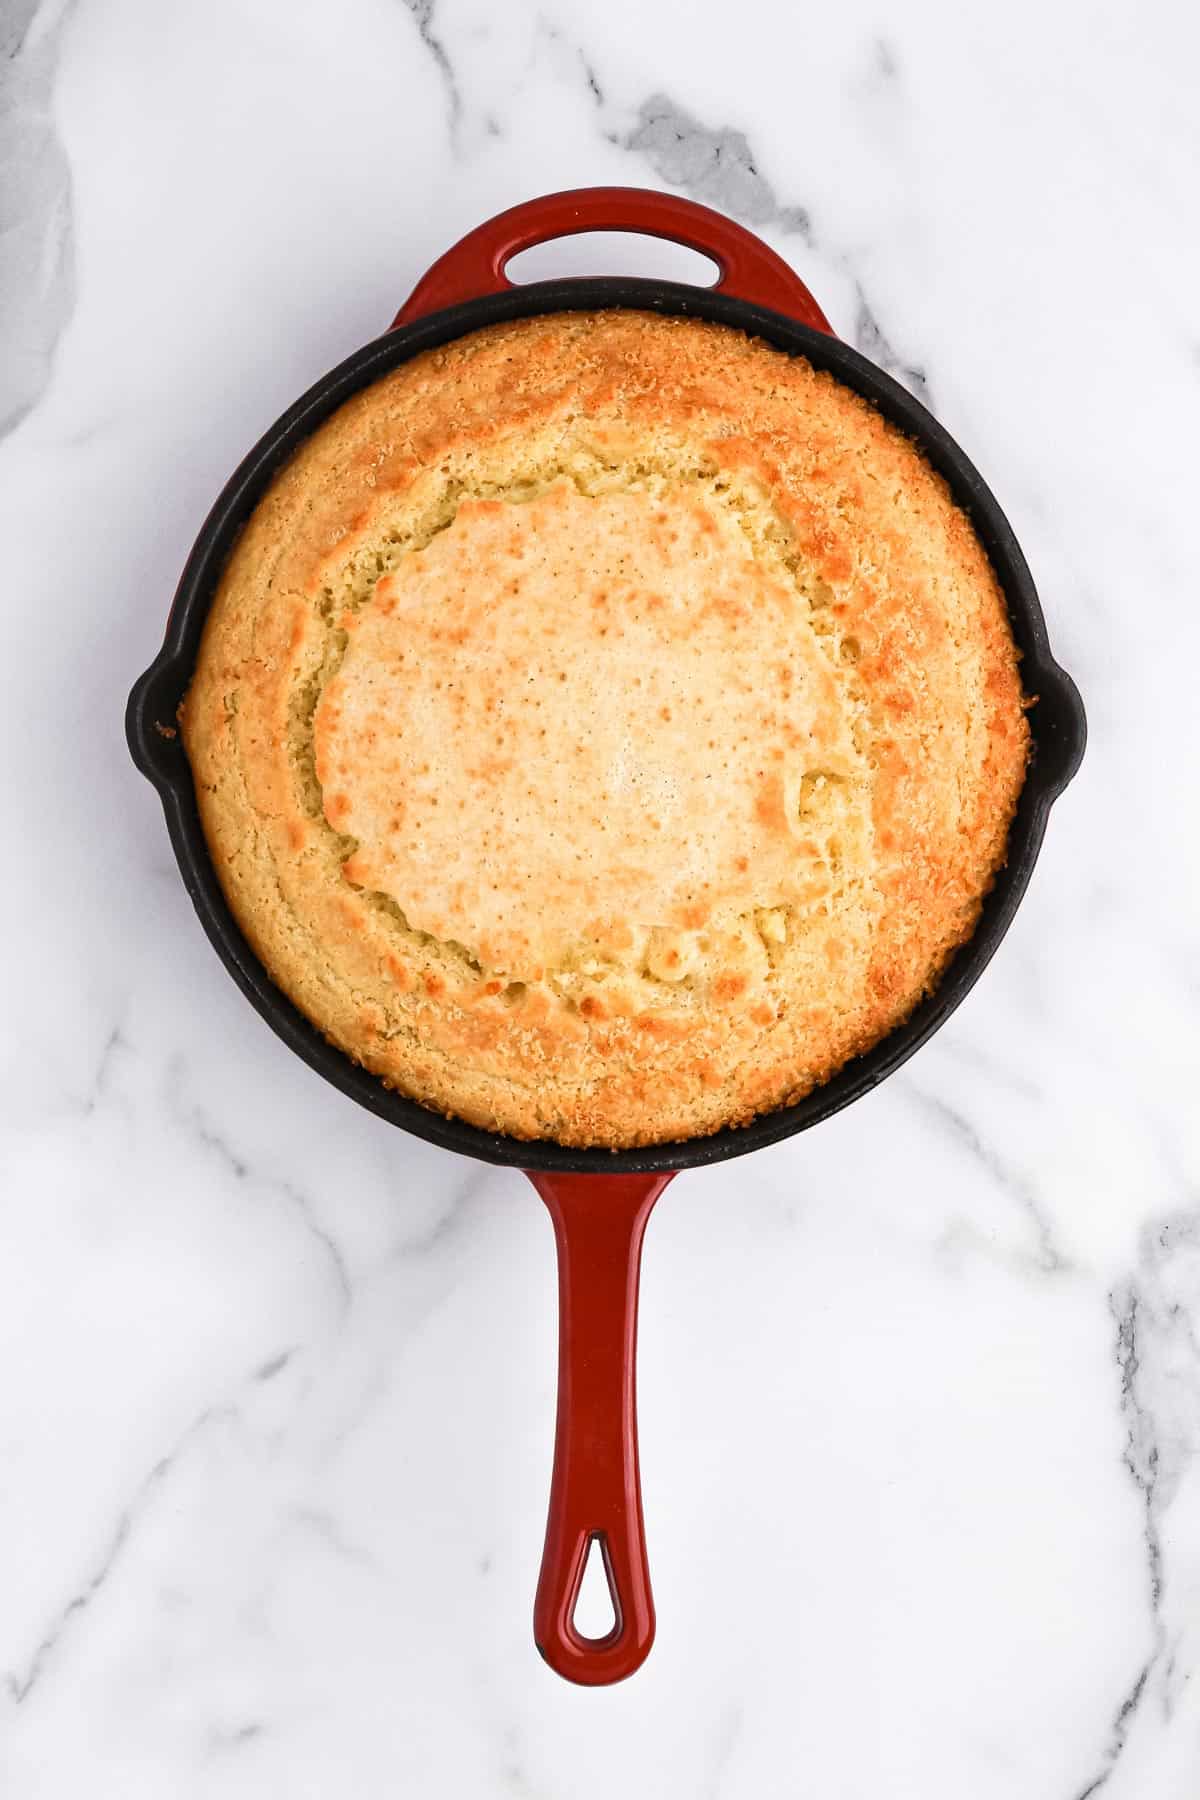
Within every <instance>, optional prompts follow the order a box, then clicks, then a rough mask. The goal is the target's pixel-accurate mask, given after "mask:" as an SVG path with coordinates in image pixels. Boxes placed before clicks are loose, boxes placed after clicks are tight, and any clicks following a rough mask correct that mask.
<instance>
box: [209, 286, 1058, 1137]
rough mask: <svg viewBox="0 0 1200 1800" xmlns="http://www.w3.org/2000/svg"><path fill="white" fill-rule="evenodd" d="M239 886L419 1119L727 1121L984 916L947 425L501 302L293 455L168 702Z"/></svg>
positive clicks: (803, 376) (1008, 710) (345, 1035)
mask: <svg viewBox="0 0 1200 1800" xmlns="http://www.w3.org/2000/svg"><path fill="white" fill-rule="evenodd" d="M181 724H182V728H183V741H184V745H185V747H186V750H187V754H188V758H189V761H190V764H191V768H192V773H193V777H194V781H195V792H196V801H197V805H198V808H199V811H200V816H201V819H202V821H203V824H204V830H205V834H206V838H207V842H208V845H209V849H210V852H211V855H212V861H213V867H214V869H215V870H216V873H217V875H218V877H219V879H220V881H221V884H222V886H223V889H224V892H225V894H226V896H227V899H228V902H229V906H230V908H231V910H232V912H233V914H234V916H235V918H236V920H237V922H238V924H239V926H240V928H241V930H242V932H243V933H244V935H245V937H246V940H247V942H248V944H249V946H250V948H251V949H252V950H253V952H254V953H255V954H256V955H257V956H258V958H259V959H260V961H261V963H262V965H263V967H264V968H265V969H266V970H267V971H268V972H269V973H270V975H271V977H272V979H273V980H274V981H275V982H276V983H277V984H278V985H279V987H280V988H281V989H283V991H284V992H285V993H286V994H287V995H288V996H289V997H290V999H291V1000H292V1001H293V1002H294V1004H295V1005H296V1007H297V1008H298V1009H299V1010H300V1011H301V1012H302V1013H304V1014H305V1015H306V1017H307V1018H308V1019H309V1020H311V1021H312V1022H313V1024H314V1025H315V1026H316V1027H317V1029H319V1030H320V1031H321V1032H323V1033H324V1034H325V1036H326V1037H327V1038H328V1039H329V1040H330V1041H331V1042H332V1043H334V1044H336V1045H337V1046H338V1047H339V1048H340V1049H341V1050H343V1051H344V1052H345V1054H346V1055H347V1056H349V1057H351V1058H353V1059H354V1060H355V1061H356V1062H358V1063H360V1064H361V1065H362V1066H363V1067H365V1068H366V1069H369V1070H370V1071H372V1072H373V1073H374V1074H376V1075H377V1076H378V1077H379V1078H380V1080H381V1081H382V1082H384V1083H385V1084H386V1085H387V1086H389V1087H392V1088H395V1089H397V1090H398V1091H400V1092H401V1093H403V1094H405V1095H407V1096H409V1097H410V1098H411V1099H413V1100H415V1101H417V1102H419V1103H420V1104H422V1105H423V1106H426V1107H428V1108H431V1109H434V1110H436V1111H438V1112H441V1113H446V1114H451V1115H454V1116H456V1117H458V1118H461V1119H465V1120H467V1121H469V1122H470V1123H472V1124H475V1125H479V1126H482V1127H484V1128H485V1129H486V1130H488V1131H492V1132H505V1133H507V1134H509V1135H510V1136H513V1137H518V1138H548V1139H553V1140H555V1141H557V1142H559V1143H561V1144H567V1145H578V1146H589V1145H593V1146H609V1147H612V1148H617V1147H621V1146H625V1145H640V1144H654V1143H670V1142H673V1141H675V1140H677V1139H685V1138H691V1137H697V1136H700V1135H703V1134H705V1133H708V1132H713V1131H719V1130H721V1129H723V1128H725V1127H730V1126H736V1125H743V1124H746V1123H747V1122H748V1121H750V1120H751V1119H753V1118H754V1117H756V1116H757V1115H758V1114H761V1113H763V1112H765V1111H767V1110H769V1109H771V1108H773V1107H778V1106H783V1105H786V1104H788V1103H789V1102H791V1101H794V1100H797V1099H799V1098H800V1097H801V1096H803V1095H804V1094H806V1093H808V1092H810V1091H811V1090H812V1089H813V1088H814V1087H816V1086H817V1085H818V1084H819V1083H821V1082H824V1081H827V1080H828V1079H829V1078H830V1077H831V1076H832V1075H834V1074H835V1073H836V1071H837V1070H838V1069H840V1068H841V1067H843V1065H844V1064H845V1063H846V1062H847V1061H848V1060H849V1059H850V1058H852V1057H854V1056H856V1055H858V1054H860V1053H861V1052H863V1051H866V1050H869V1049H870V1047H871V1046H872V1045H873V1044H875V1043H877V1042H878V1041H879V1040H880V1039H881V1038H882V1037H884V1036H885V1035H886V1034H887V1033H888V1032H890V1031H891V1030H893V1029H894V1028H895V1027H896V1026H897V1025H899V1024H901V1023H902V1021H903V1020H905V1019H906V1018H907V1017H908V1016H909V1015H910V1013H911V1012H912V1010H913V1008H914V1007H915V1006H916V1005H917V1004H918V1003H919V1001H920V1000H921V999H922V997H923V996H924V995H926V994H928V993H929V992H930V991H931V990H932V989H933V988H934V987H935V986H936V983H937V981H938V980H939V978H940V976H941V974H942V971H943V969H944V968H945V966H946V964H947V962H948V960H949V959H950V957H951V956H953V954H954V952H955V950H956V949H957V948H958V946H959V945H961V944H962V943H964V942H965V941H966V940H967V939H968V938H969V937H970V935H971V933H972V932H973V930H974V929H975V925H976V921H977V919H978V917H979V911H980V906H981V904H982V901H983V897H984V895H985V894H986V892H987V890H988V888H989V886H990V885H991V882H992V880H993V878H994V876H995V872H996V870H997V869H998V868H999V867H1000V866H1001V864H1002V863H1003V861H1004V857H1005V852H1006V845H1007V838H1008V829H1009V823H1010V821H1011V819H1012V816H1013V811H1014V808H1015V806H1016V802H1017V797H1018V795H1019V793H1020V790H1021V785H1022V781H1023V779H1024V773H1025V764H1026V757H1027V754H1028V745H1029V732H1028V727H1027V724H1026V720H1025V713H1024V700H1023V696H1022V693H1021V684H1020V679H1019V672H1018V663H1017V653H1016V650H1015V647H1014V644H1013V640H1012V634H1011V631H1010V629H1009V624H1008V618H1007V614H1006V610H1005V605H1004V597H1003V595H1002V593H1001V591H1000V588H999V586H998V584H997V581H996V577H995V575H994V573H993V571H992V569H991V566H990V564H989V562H988V559H987V556H986V554H985V552H984V550H983V548H982V545H981V544H980V542H979V539H978V537H977V535H976V533H975V531H974V530H973V528H972V525H971V522H970V519H969V518H968V517H967V515H966V514H965V513H964V512H963V511H962V510H961V509H960V508H959V507H958V506H956V505H955V503H954V501H953V498H952V497H951V495H950V493H949V492H948V490H947V488H946V486H945V484H944V483H943V482H942V481H941V480H940V478H939V477H938V476H937V475H936V473H935V472H934V471H933V469H932V468H931V467H930V466H929V464H928V463H927V462H926V460H925V459H924V457H923V456H922V455H921V453H920V451H919V450H918V449H917V448H916V447H915V446H914V445H913V444H912V443H910V442H909V441H908V440H907V439H906V438H905V437H904V436H903V435H902V434H901V433H900V432H899V431H897V430H896V429H895V428H894V427H892V426H891V425H890V424H889V423H888V422H887V421H886V420H885V419H883V418H882V417H881V415H880V414H879V413H877V412H876V411H875V410H874V409H873V408H872V406H871V405H870V404H869V403H868V402H867V401H865V400H864V399H862V398H861V397H860V396H859V395H858V394H856V393H854V392H853V391H851V390H850V389H849V388H847V387H844V386H843V385H842V384H841V383H840V382H838V381H836V380H835V379H834V378H833V377H832V376H830V375H828V374H825V373H823V372H821V371H819V370H816V369H814V368H813V367H811V365H810V364H808V363H807V362H806V361H805V360H804V359H803V357H800V356H790V355H787V354H784V353H783V352H781V351H779V350H776V349H774V348H772V347H771V346H770V345H768V344H765V343H762V342H760V341H758V340H755V339H753V338H750V337H748V336H746V335H745V334H744V333H742V332H739V331H736V330H733V329H731V328H728V327H725V326H720V325H712V324H708V323H704V322H701V321H699V320H696V319H687V318H663V317H658V316H656V315H654V314H650V313H641V312H634V311H610V312H591V313H586V312H581V313H560V314H556V315H554V316H553V317H544V318H529V319H522V320H517V321H512V322H509V323H505V324H500V325H494V326H491V327H489V328H488V329H486V330H484V331H479V332H474V333H470V334H468V335H467V336H465V337H463V338H460V339H457V340H456V341H455V342H453V343H452V344H449V345H446V346H443V347H442V348H440V349H437V350H432V351H429V352H426V353H424V354H421V355H418V356H415V357H413V358H411V359H410V360H409V361H407V362H405V363H403V364H402V365H401V366H400V367H398V368H396V369H394V370H392V371H391V372H390V373H388V374H386V375H384V376H383V377H382V378H381V379H379V380H377V381H375V382H373V383H372V384H370V385H369V386H368V387H366V388H364V389H362V390H361V391H360V392H359V393H357V394H355V395H354V396H353V397H352V398H351V399H350V400H349V401H347V402H346V403H345V404H344V405H343V406H341V407H339V408H338V410H337V411H336V412H335V413H334V414H333V415H332V416H331V417H330V418H329V419H327V420H326V421H325V422H324V424H322V425H321V426H320V427H319V428H318V429H317V430H316V431H314V432H313V434H312V435H311V437H310V438H309V439H308V440H307V442H306V443H304V444H303V445H302V446H301V447H300V448H299V449H298V450H297V452H296V454H295V455H294V456H293V458H292V459H291V461H290V462H289V463H288V464H287V465H286V466H285V467H283V468H282V469H280V470H279V472H278V473H277V475H276V476H275V478H274V479H273V481H272V482H271V484H270V486H269V488H268V489H267V491H266V493H265V494H264V495H263V497H262V499H261V500H260V502H259V503H258V505H257V507H256V508H255V510H254V512H253V514H252V516H251V517H250V519H249V520H248V521H247V523H246V526H245V529H244V531H243V533H242V535H241V537H240V538H239V540H238V542H237V544H236V545H235V547H234V549H233V551H232V554H231V556H230V559H229V563H228V565H227V567H226V569H225V571H224V573H223V575H222V576H221V579H220V583H219V586H218V589H217V592H216V594H215V596H214V599H213V604H212V608H211V610H210V613H209V617H208V621H207V624H206V627H205V633H204V638H203V642H202V644H201V646H200V650H199V654H198V656H197V661H196V670H195V675H194V679H193V681H192V685H191V688H190V689H189V692H188V694H187V697H186V699H185V702H184V705H183V708H182V711H181Z"/></svg>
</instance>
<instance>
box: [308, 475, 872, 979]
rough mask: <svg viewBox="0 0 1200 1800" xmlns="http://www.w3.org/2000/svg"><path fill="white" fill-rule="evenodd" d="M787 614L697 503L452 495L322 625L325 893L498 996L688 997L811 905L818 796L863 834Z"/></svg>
mask: <svg viewBox="0 0 1200 1800" xmlns="http://www.w3.org/2000/svg"><path fill="white" fill-rule="evenodd" d="M807 612H808V607H807V604H806V603H805V601H804V600H803V598H802V596H801V595H800V594H798V592H797V590H796V588H795V586H794V585H792V584H790V583H788V582H786V581H783V580H780V579H778V578H777V577H776V576H775V575H774V574H772V573H771V572H769V571H768V570H765V569H763V568H762V567H760V566H759V564H758V562H757V560H756V557H755V554H754V550H753V547H752V545H751V544H750V542H749V541H748V540H747V538H746V536H745V534H744V533H743V532H742V531H740V530H739V528H738V526H737V525H736V524H735V523H734V522H733V521H732V520H731V519H730V518H729V516H728V515H727V514H726V513H725V512H723V510H722V509H721V508H720V507H719V506H718V505H717V504H715V503H714V501H713V499H712V498H711V497H710V496H709V495H708V494H707V493H706V492H705V491H704V490H703V489H702V488H700V487H699V486H697V485H692V486H683V485H675V486H666V487H663V488H661V489H660V491H659V492H657V493H653V494H652V493H649V492H645V491H643V492H636V491H634V492H615V493H601V494H596V495H590V494H586V493H580V492H579V491H578V490H577V489H576V488H575V487H574V486H573V485H572V484H571V483H569V482H566V481H560V482H556V483H554V484H552V485H551V486H550V487H549V489H548V490H547V491H546V492H544V493H542V494H540V495H538V496H536V497H535V498H533V499H529V500H523V501H508V500H500V499H473V500H467V501H464V502H463V503H462V504H461V505H460V506H459V508H458V510H457V513H456V515H455V517H454V519H453V522H452V523H451V524H450V525H449V526H448V527H447V528H446V529H445V530H444V531H442V532H440V533H439V534H438V535H437V536H436V537H435V538H433V540H432V541H431V542H430V543H429V544H428V545H427V546H426V547H425V548H424V549H421V550H418V551H415V552H413V553H411V554H409V555H407V556H405V557H404V558H403V559H402V560H401V561H400V563H399V565H398V566H397V567H396V568H395V569H394V570H393V571H392V572H391V573H389V574H387V575H385V576H384V577H383V578H382V579H381V580H380V581H379V582H378V583H377V584H376V586H375V588H374V592H373V595H372V597H371V599H370V601H369V602H368V604H366V605H365V606H364V607H363V608H362V609H361V611H359V612H358V613H357V615H355V616H354V617H353V618H351V619H348V620H347V621H346V623H347V626H348V630H349V641H348V644H347V647H346V650H345V654H344V656H343V659H342V663H341V667H340V670H339V672H338V674H337V675H336V676H335V677H334V678H333V679H332V680H330V681H329V682H328V684H327V685H326V687H325V689H324V692H323V693H322V695H321V699H320V702H319V704H318V707H317V710H316V714H315V718H314V746H315V753H316V772H317V777H318V780H319V781H320V783H321V788H322V794H323V804H324V810H325V814H326V817H327V818H328V820H329V822H330V823H331V825H333V826H334V828H335V829H336V830H337V831H339V832H340V833H342V834H343V835H344V836H346V837H349V838H352V839H354V840H355V843H356V846H357V847H356V848H355V850H354V852H353V854H352V855H350V856H349V857H348V858H347V859H346V861H345V863H344V865H343V867H344V874H345V877H346V879H347V880H348V881H349V882H351V883H353V884H354V885H355V886H358V887H362V888H365V889H370V890H373V891H375V892H378V893H381V894H385V895H387V896H389V897H390V898H391V899H392V900H393V901H394V902H395V903H396V905H397V906H398V907H400V908H401V910H402V911H403V914H404V917H405V919H406V920H407V922H408V924H409V926H410V927H411V928H413V929H415V930H418V931H421V932H426V933H428V934H429V935H430V936H431V937H434V938H438V939H442V940H452V941H453V942H455V943H457V944H460V945H462V946H463V947H464V948H465V949H466V950H468V951H469V953H470V954H471V956H472V957H473V958H474V960H475V961H476V962H477V963H478V964H479V965H480V967H481V969H483V970H485V971H488V972H491V973H494V974H497V975H503V976H504V977H505V978H506V979H508V980H515V981H522V982H533V981H539V980H541V979H543V977H544V976H545V975H546V973H547V971H550V970H554V969H561V968H564V967H566V966H568V965H572V964H576V965H577V964H579V963H580V962H584V963H586V962H587V960H588V957H589V954H590V955H593V956H600V957H605V958H609V959H612V960H614V961H616V962H619V963H624V964H635V963H644V962H646V961H647V959H648V961H649V963H650V965H651V967H652V972H653V973H655V974H657V976H658V977H659V978H660V979H665V980H672V979H674V980H679V979H682V978H684V977H685V976H687V975H688V974H689V972H690V971H691V970H693V968H694V967H695V966H696V964H697V962H698V961H699V960H701V959H702V957H703V955H704V952H705V951H707V952H708V953H709V954H710V955H711V953H712V950H713V947H714V946H713V943H712V938H711V933H712V932H713V931H715V932H717V933H718V934H720V933H722V932H728V930H729V928H730V927H734V926H736V925H737V923H738V921H739V920H740V919H741V917H742V916H743V915H745V914H746V913H747V911H748V910H750V909H752V908H754V907H761V908H767V909H774V908H778V907H781V906H790V905H791V904H793V903H794V902H796V901H797V900H798V899H800V898H801V897H805V898H809V899H811V898H812V897H814V896H815V895H816V894H818V893H819V892H821V891H823V890H827V889H828V888H829V887H830V886H831V885H832V882H833V879H834V867H835V864H834V861H833V858H832V857H831V855H830V845H829V843H828V840H827V838H826V837H825V836H824V835H818V834H814V830H813V827H812V821H811V820H808V819H806V817H805V812H806V808H805V804H804V801H805V797H806V795H809V796H811V795H812V794H813V793H814V791H815V784H816V783H817V782H821V783H822V784H831V785H832V784H847V785H848V790H849V794H850V796H851V798H852V799H855V800H856V801H857V804H856V806H855V807H854V808H853V810H854V811H855V812H856V813H857V818H856V820H855V821H854V823H855V824H856V825H857V828H858V831H859V833H862V832H869V829H870V827H869V794H868V791H867V785H866V782H865V780H864V774H865V770H864V768H863V763H862V758H861V756H860V755H859V753H858V752H857V751H856V749H855V746H854V741H853V737H852V734H851V731H850V727H849V722H848V719H847V716H846V708H845V706H844V703H843V694H842V691H841V689H840V688H839V685H838V683H837V681H836V680H835V678H834V675H833V673H832V672H831V670H830V667H829V665H828V661H827V658H826V656H825V654H824V652H823V651H822V649H821V647H820V645H819V643H818V641H817V638H816V635H815V633H814V632H813V629H812V627H811V625H810V623H809V621H808V618H807ZM810 810H811V809H810ZM706 934H708V941H707V943H705V944H704V945H702V944H701V939H702V938H704V937H705V936H706Z"/></svg>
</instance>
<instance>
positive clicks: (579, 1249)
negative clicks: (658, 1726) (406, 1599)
mask: <svg viewBox="0 0 1200 1800" xmlns="http://www.w3.org/2000/svg"><path fill="white" fill-rule="evenodd" d="M671 1178H672V1176H671V1174H670V1173H668V1174H665V1175H556V1174H533V1173H530V1174H529V1179H530V1181H532V1183H533V1185H534V1187H535V1188H536V1189H537V1191H538V1193H539V1194H540V1195H541V1197H542V1199H543V1200H544V1201H545V1203H546V1206H547V1208H548V1209H549V1212H550V1217H551V1219H552V1220H553V1221H554V1237H555V1242H556V1244H557V1248H558V1423H557V1426H556V1428H555V1433H554V1473H553V1476H552V1478H551V1484H550V1509H549V1515H548V1517H547V1520H546V1547H545V1549H544V1551H543V1553H542V1569H541V1574H540V1575H539V1577H538V1588H537V1599H536V1600H535V1602H534V1609H533V1634H534V1639H535V1642H536V1643H537V1647H538V1649H539V1650H540V1651H541V1653H542V1655H543V1656H544V1657H545V1659H546V1661H547V1662H548V1663H549V1664H550V1667H551V1668H552V1669H553V1670H555V1672H556V1673H557V1674H559V1675H562V1676H564V1677H565V1678H566V1679H567V1680H568V1681H575V1682H579V1683H581V1684H583V1685H584V1686H588V1687H597V1686H600V1685H603V1684H605V1683H608V1682H613V1681H621V1680H622V1679H623V1678H624V1677H625V1676H626V1675H632V1674H633V1672H634V1670H635V1669H637V1668H639V1667H640V1666H641V1664H642V1663H643V1662H644V1661H645V1660H646V1657H647V1656H648V1655H649V1652H650V1646H651V1644H652V1643H653V1642H654V1600H653V1597H652V1595H651V1592H650V1571H649V1568H648V1566H647V1562H646V1542H645V1536H644V1532H643V1526H642V1490H641V1481H640V1478H639V1473H638V1446H637V1402H636V1393H635V1376H634V1364H635V1356H636V1348H637V1304H638V1270H639V1267H640V1264H641V1256H642V1235H643V1233H644V1232H645V1229H646V1221H647V1219H648V1218H649V1217H650V1209H651V1208H652V1207H653V1205H654V1202H655V1201H656V1200H657V1199H658V1196H659V1195H660V1194H661V1193H662V1191H663V1189H664V1188H665V1187H666V1185H667V1183H668V1182H669V1181H670V1180H671ZM594 1540H595V1541H596V1542H597V1548H598V1550H599V1552H600V1554H601V1556H602V1557H603V1559H604V1566H605V1569H606V1571H607V1574H608V1588H609V1594H610V1596H611V1598H612V1607H613V1618H614V1622H613V1627H612V1630H611V1631H609V1632H608V1634H607V1635H606V1636H605V1637H600V1638H588V1637H584V1636H583V1634H582V1633H581V1632H580V1631H578V1630H577V1629H576V1627H575V1623H574V1616H575V1604H576V1601H577V1600H578V1598H579V1589H580V1585H581V1583H582V1580H583V1571H584V1567H585V1564H586V1563H587V1558H588V1552H589V1550H590V1549H591V1547H592V1544H593V1541H594Z"/></svg>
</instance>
